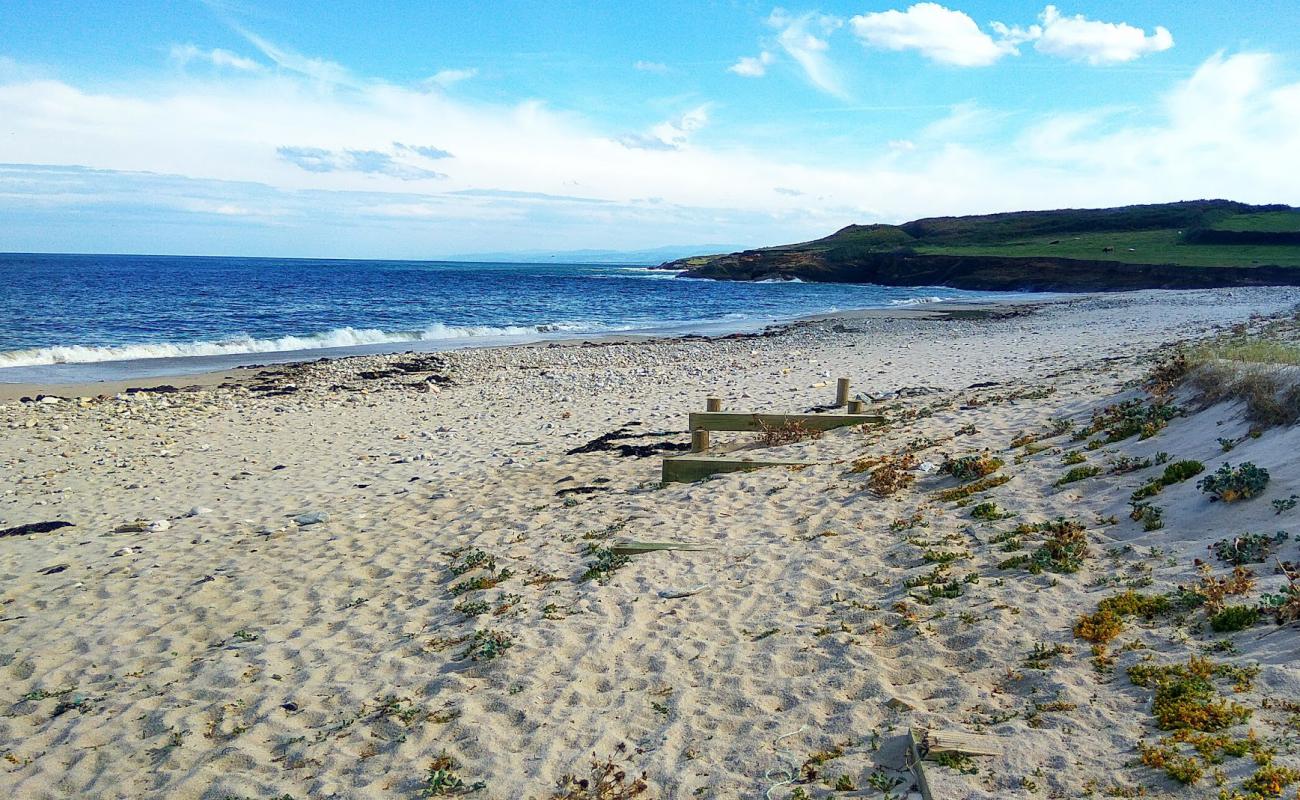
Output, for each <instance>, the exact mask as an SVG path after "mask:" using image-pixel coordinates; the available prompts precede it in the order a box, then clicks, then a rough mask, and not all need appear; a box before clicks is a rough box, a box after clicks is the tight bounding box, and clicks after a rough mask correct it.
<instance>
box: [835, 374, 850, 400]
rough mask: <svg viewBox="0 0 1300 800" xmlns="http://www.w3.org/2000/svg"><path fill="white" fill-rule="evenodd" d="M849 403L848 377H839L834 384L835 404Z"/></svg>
mask: <svg viewBox="0 0 1300 800" xmlns="http://www.w3.org/2000/svg"><path fill="white" fill-rule="evenodd" d="M848 404H849V379H848V378H840V379H839V380H838V381H837V382H836V384H835V405H836V407H839V406H846V405H848Z"/></svg>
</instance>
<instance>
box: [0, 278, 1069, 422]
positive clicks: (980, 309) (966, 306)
mask: <svg viewBox="0 0 1300 800" xmlns="http://www.w3.org/2000/svg"><path fill="white" fill-rule="evenodd" d="M1045 294H1048V296H1047V297H1045V298H1035V297H1009V298H1006V299H1005V300H997V301H970V300H939V301H933V302H926V303H915V304H906V305H904V304H900V305H898V306H895V307H886V308H862V309H845V310H838V311H831V312H822V313H817V314H804V315H800V316H796V317H792V318H790V319H786V320H781V321H778V322H772V323H767V324H765V325H764V327H762V328H760V329H758V330H752V331H751V330H746V329H744V328H742V329H738V330H733V331H726V332H717V333H712V334H677V335H675V334H668V333H665V334H655V333H648V334H630V333H610V334H600V335H595V336H574V337H564V338H557V339H540V340H535V341H528V342H509V343H502V344H484V343H476V344H472V345H466V346H463V347H453V348H448V349H446V350H424V349H402V350H391V351H384V352H378V353H367V352H361V353H354V354H339V355H323V356H315V357H312V356H311V355H310V354H311V353H313V352H315V351H311V350H302V351H281V352H280V353H276V352H268V353H258V354H249V355H250V357H252V356H253V355H258V356H265V357H268V358H270V359H271V360H269V361H265V362H261V363H256V364H249V365H242V366H230V367H224V368H216V369H208V370H202V371H198V372H187V371H181V372H167V373H165V374H157V375H148V376H142V377H138V378H120V379H116V378H115V379H105V380H72V381H67V382H36V381H16V382H7V381H5V380H4V372H5V370H4V369H0V402H6V401H11V400H17V399H20V398H22V397H32V398H36V397H38V396H42V395H44V396H52V397H59V398H62V399H74V398H83V397H99V396H102V395H116V394H119V393H122V392H126V391H127V390H129V389H131V390H145V391H147V390H155V389H157V388H158V387H175V388H177V389H178V390H181V391H189V390H193V389H196V388H197V389H208V388H212V387H214V386H219V385H221V384H223V383H229V384H234V385H240V384H245V383H248V382H250V381H252V380H254V379H255V377H254V371H256V370H265V369H276V368H283V367H291V366H300V365H303V364H309V363H314V362H320V361H326V362H332V361H346V360H348V359H355V358H369V357H395V356H402V355H407V354H440V353H453V352H466V351H477V350H502V349H511V348H531V347H582V346H590V345H609V344H631V343H656V342H672V341H679V340H684V339H706V340H718V339H727V338H736V337H742V338H743V337H751V336H775V335H781V334H783V333H785V332H788V330H789V329H790V328H792V327H794V326H797V325H800V324H802V323H807V322H824V321H829V320H836V319H843V320H854V319H935V318H939V317H942V316H943V315H946V314H953V313H974V314H982V313H1000V312H1001V310H1002V309H1021V308H1024V307H1026V306H1030V307H1038V306H1041V305H1050V304H1056V303H1068V302H1071V301H1074V300H1079V299H1084V298H1087V297H1091V296H1092V295H1082V294H1081V295H1070V296H1064V297H1063V296H1060V295H1056V294H1051V293H1045ZM410 344H416V343H415V342H412V343H410ZM289 353H295V354H297V353H300V354H302V355H303V357H302V358H292V359H286V360H276V357H277V356H279V355H287V354H289ZM191 358H211V357H210V356H195V357H191ZM143 360H151V359H139V360H136V361H143ZM168 360H169V361H175V362H182V363H183V362H186V361H188V358H185V357H182V358H175V359H168ZM111 363H121V364H130V363H133V362H132V361H127V360H124V361H122V362H111ZM78 366H90V365H88V364H84V365H83V364H78ZM178 366H179V364H178ZM11 369H27V368H26V367H14V368H11Z"/></svg>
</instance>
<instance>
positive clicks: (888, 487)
mask: <svg viewBox="0 0 1300 800" xmlns="http://www.w3.org/2000/svg"><path fill="white" fill-rule="evenodd" d="M916 463H917V462H916V456H914V455H912V454H911V453H906V454H904V455H902V456H885V457H884V458H883V459H881V462H880V464H879V466H877V467H876V468H875V469H874V470H873V471H872V473H871V477H870V478H868V479H867V488H868V489H870V490H871V491H872V492H874V493H876V494H877V495H879V496H881V497H888V496H890V495H892V494H895V493H897V492H899V491H901V490H903V489H906V488H907V487H909V486H911V485H912V484H913V483H915V482H916V475H914V474H913V473H912V470H914V469H916Z"/></svg>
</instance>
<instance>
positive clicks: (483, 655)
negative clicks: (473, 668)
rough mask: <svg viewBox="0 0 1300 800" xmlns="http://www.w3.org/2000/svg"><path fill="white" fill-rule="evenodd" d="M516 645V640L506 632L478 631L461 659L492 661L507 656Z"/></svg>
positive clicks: (461, 655)
mask: <svg viewBox="0 0 1300 800" xmlns="http://www.w3.org/2000/svg"><path fill="white" fill-rule="evenodd" d="M514 644H515V642H514V638H513V637H511V636H510V634H508V633H506V632H505V631H494V630H476V631H474V635H473V637H471V639H470V642H469V647H467V648H465V651H464V652H463V653H461V654H460V657H461V659H462V660H464V659H469V660H471V661H491V660H493V659H496V658H500V657H501V656H503V655H505V654H506V651H507V650H509V649H510V648H511V647H514Z"/></svg>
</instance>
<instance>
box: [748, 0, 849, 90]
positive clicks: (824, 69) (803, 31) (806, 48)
mask: <svg viewBox="0 0 1300 800" xmlns="http://www.w3.org/2000/svg"><path fill="white" fill-rule="evenodd" d="M767 24H768V25H769V26H771V27H772V28H775V29H776V31H777V37H776V41H777V43H778V44H779V45H780V46H781V49H782V50H784V51H785V52H786V54H787V55H789V56H790V57H791V58H793V59H794V60H795V63H797V64H798V65H799V66H800V67H801V68H803V72H804V75H806V76H807V77H808V80H809V81H810V82H811V83H812V85H813V86H816V87H817V88H818V89H821V90H822V91H823V92H826V93H827V94H830V95H834V96H836V97H840V98H845V97H847V96H848V93H847V92H846V91H845V90H844V87H843V86H842V85H841V83H840V77H839V75H838V74H837V73H836V71H835V68H834V67H833V66H831V62H830V59H829V58H828V57H827V55H826V54H827V51H828V50H830V45H829V43H828V42H827V41H826V38H825V37H827V36H829V35H830V34H831V33H834V32H835V31H836V30H837V29H838V28H839V27H840V26H841V25H843V22H842V21H841V20H840V19H838V18H836V17H830V16H826V15H824V14H814V13H809V14H801V15H799V16H797V17H795V16H790V15H789V14H788V13H786V11H785V10H784V9H780V8H778V9H776V10H775V11H773V12H772V14H771V16H769V17H768V19H767Z"/></svg>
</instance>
